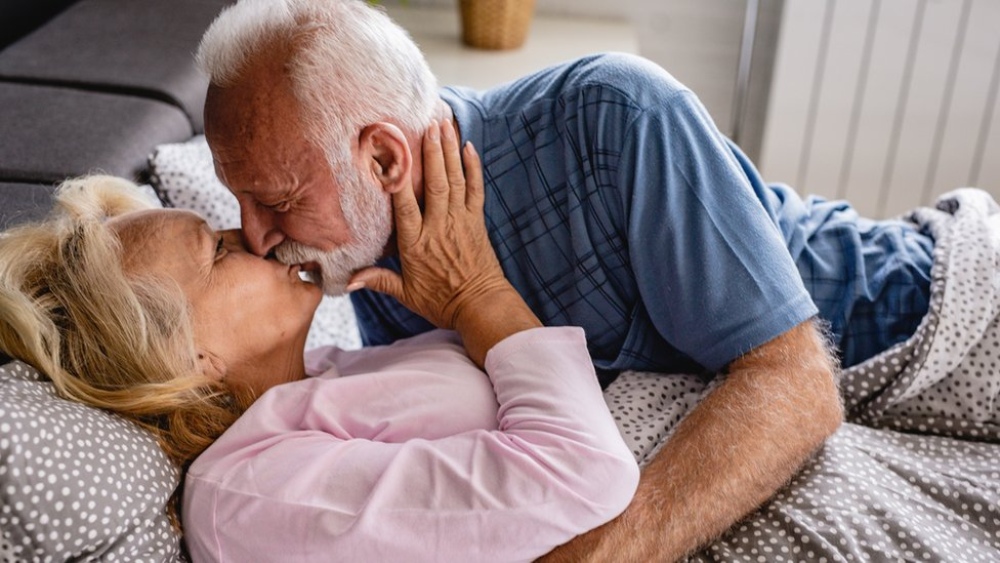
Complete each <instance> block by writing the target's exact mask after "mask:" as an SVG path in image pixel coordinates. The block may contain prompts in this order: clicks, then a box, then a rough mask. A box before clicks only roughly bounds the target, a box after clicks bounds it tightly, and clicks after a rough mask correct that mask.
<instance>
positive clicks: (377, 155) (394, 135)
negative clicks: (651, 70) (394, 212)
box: [358, 121, 413, 193]
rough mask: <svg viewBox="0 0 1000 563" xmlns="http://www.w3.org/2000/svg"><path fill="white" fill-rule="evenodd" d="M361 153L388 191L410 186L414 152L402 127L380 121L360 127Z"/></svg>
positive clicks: (376, 177)
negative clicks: (411, 150)
mask: <svg viewBox="0 0 1000 563" xmlns="http://www.w3.org/2000/svg"><path fill="white" fill-rule="evenodd" d="M358 142H359V145H360V147H359V148H360V151H359V152H360V155H361V158H362V159H364V165H365V166H367V167H368V169H369V170H370V171H371V173H372V175H373V176H374V177H375V179H377V180H378V182H379V183H380V184H382V189H383V190H384V191H385V192H386V193H396V192H398V191H399V190H401V189H403V188H409V187H410V185H411V183H410V173H411V168H412V165H413V154H412V153H411V152H410V144H409V142H408V141H407V140H406V135H404V134H403V131H402V130H401V129H400V128H399V127H396V126H395V125H393V124H391V123H386V122H384V121H380V122H378V123H373V124H371V125H368V126H367V127H365V128H364V129H362V130H361V136H360V137H359V138H358Z"/></svg>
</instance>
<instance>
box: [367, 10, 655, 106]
mask: <svg viewBox="0 0 1000 563" xmlns="http://www.w3.org/2000/svg"><path fill="white" fill-rule="evenodd" d="M386 11H387V12H388V14H389V16H390V17H392V18H393V19H394V20H396V21H397V22H398V23H399V24H400V25H401V26H403V27H404V28H405V29H406V30H407V31H409V32H410V35H412V36H413V39H414V40H415V41H416V42H417V44H418V45H420V48H421V49H422V50H423V52H424V55H425V56H426V58H427V62H428V64H430V66H431V69H432V70H433V71H434V73H435V74H436V75H437V77H438V81H439V82H440V83H441V84H442V85H449V84H455V85H463V86H471V87H473V88H488V87H490V86H493V85H495V84H499V83H502V82H506V81H508V80H512V79H514V78H517V77H519V76H522V75H524V74H527V73H529V72H532V71H534V70H537V69H540V68H543V67H545V66H548V65H551V64H555V63H558V62H562V61H565V60H568V59H573V58H576V57H579V56H582V55H587V54H591V53H599V52H605V51H622V52H628V53H637V52H638V45H637V40H636V36H635V31H634V30H633V28H632V25H631V24H630V23H629V22H627V21H622V20H616V19H593V18H573V17H566V16H549V15H543V14H538V15H536V16H535V18H534V19H533V21H532V27H531V31H530V34H529V36H528V39H527V41H526V42H525V44H524V46H523V47H521V48H520V49H516V50H511V51H485V50H480V49H473V48H470V47H466V46H464V45H463V44H462V42H461V38H460V36H461V32H460V29H459V17H458V10H457V9H454V8H432V7H415V6H388V7H387V10H386Z"/></svg>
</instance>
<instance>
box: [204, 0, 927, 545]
mask: <svg viewBox="0 0 1000 563" xmlns="http://www.w3.org/2000/svg"><path fill="white" fill-rule="evenodd" d="M198 58H199V61H200V63H201V65H202V67H203V68H204V69H205V70H206V72H207V73H208V74H209V75H210V77H211V86H210V89H209V92H208V99H207V103H206V109H205V132H206V136H207V137H208V142H209V145H210V147H211V150H212V154H213V157H214V159H215V165H216V170H217V172H218V175H219V177H220V178H221V180H222V181H223V182H224V183H225V184H226V185H227V186H228V187H229V189H230V190H231V191H232V192H233V193H234V194H235V195H236V197H237V199H238V200H239V203H240V208H241V214H242V221H243V229H244V233H245V237H246V240H247V244H248V245H249V247H250V248H251V249H252V250H253V251H254V252H256V253H257V254H260V255H265V254H268V253H275V254H276V255H277V257H278V258H279V259H280V260H282V261H285V262H290V263H315V264H319V265H320V267H321V270H322V283H323V286H324V289H325V290H326V291H327V292H328V293H334V294H335V293H340V292H343V291H345V290H347V291H352V292H353V293H352V294H351V295H352V300H353V302H354V305H355V308H356V310H357V312H358V318H359V323H360V325H361V329H362V333H363V338H364V340H365V342H366V344H380V343H386V342H389V341H392V340H394V339H397V338H401V337H404V336H409V335H412V334H415V333H418V332H421V331H424V330H427V329H429V328H430V325H429V324H428V323H426V321H423V320H422V319H420V318H419V317H416V316H415V315H412V314H411V313H409V312H408V311H406V310H405V309H403V308H402V307H401V306H400V305H399V304H398V303H397V302H395V301H394V300H393V299H392V298H390V297H388V296H386V295H385V294H383V293H378V291H380V290H386V289H387V288H388V287H389V284H390V283H391V280H392V279H393V278H392V276H390V275H388V274H387V271H386V270H384V269H380V268H369V266H370V265H371V264H372V263H374V262H375V261H376V260H379V259H382V262H380V265H381V266H384V267H386V268H398V262H397V261H396V260H395V258H394V257H393V254H394V252H393V248H394V244H393V242H392V206H391V202H390V194H393V193H396V192H398V191H399V190H408V189H413V190H414V192H415V193H416V194H417V197H418V198H420V197H421V194H422V192H423V183H422V176H421V167H420V162H421V144H422V134H423V132H424V131H425V129H426V126H427V124H429V123H431V122H432V120H435V119H437V120H449V121H450V122H451V123H452V124H453V126H454V132H455V134H456V135H458V136H460V138H461V139H463V140H465V141H471V143H472V144H473V145H474V146H475V147H476V149H477V150H479V151H480V153H481V155H482V161H483V167H484V175H485V178H486V222H487V227H488V229H489V231H490V237H491V241H492V244H493V246H494V248H495V249H496V251H497V255H498V257H499V259H500V262H501V264H502V266H503V269H504V272H505V274H506V275H507V277H508V278H509V279H510V280H511V282H512V283H513V284H514V286H515V287H516V288H517V289H518V291H519V292H520V293H521V294H522V295H523V296H524V298H525V300H526V301H527V302H528V304H529V305H530V306H531V307H532V309H533V310H534V311H535V312H536V313H537V314H538V315H539V317H540V318H541V319H542V320H543V322H545V323H547V324H553V325H579V326H582V327H583V328H584V329H585V330H586V334H587V339H588V347H589V350H590V352H591V354H592V357H593V360H594V363H595V365H596V366H597V367H598V368H600V369H601V370H603V371H604V372H605V373H606V374H613V373H614V372H616V371H618V370H623V369H641V370H657V371H664V372H681V371H684V372H692V371H696V372H707V373H725V379H724V381H723V382H722V383H721V384H720V385H719V386H718V387H717V389H716V390H715V391H714V392H713V393H712V394H711V395H710V396H709V397H708V398H707V399H706V400H705V401H703V402H702V403H701V404H700V405H699V406H698V407H697V408H695V409H694V410H693V411H692V412H691V413H690V414H689V415H688V416H687V418H686V419H685V420H684V421H683V422H682V423H681V424H680V426H679V428H678V429H677V431H676V432H675V434H674V435H673V436H672V438H671V439H670V440H669V441H668V443H667V444H666V446H665V447H664V448H663V449H662V450H661V452H660V453H659V455H658V456H657V458H656V459H655V460H654V461H653V462H652V463H651V464H650V465H649V466H647V468H646V469H645V470H644V472H643V475H642V481H641V483H640V487H639V490H638V492H637V494H636V497H635V498H634V500H633V502H632V504H631V505H630V506H629V508H628V509H627V510H626V511H625V513H623V514H622V515H621V516H620V517H619V518H617V519H616V520H614V521H612V522H610V523H608V524H607V525H605V526H602V527H601V528H598V529H596V530H593V531H591V532H590V533H588V534H586V535H584V536H580V537H578V538H577V539H575V540H574V541H572V542H570V543H569V544H566V545H564V546H562V547H561V548H559V549H557V550H555V551H553V552H552V553H551V554H550V556H549V557H550V558H551V559H552V560H562V559H565V560H572V561H581V560H586V559H588V558H590V559H592V560H616V561H639V560H644V561H664V560H673V559H676V558H679V557H681V556H683V555H684V554H685V553H688V552H690V551H691V550H693V549H694V548H696V547H698V546H699V545H702V544H703V543H704V542H706V541H707V540H709V539H711V538H713V537H715V536H717V535H718V534H720V533H722V532H723V531H725V530H726V529H727V528H728V527H729V526H731V525H732V524H733V523H734V522H735V521H737V520H738V519H739V518H740V517H741V516H743V515H745V514H746V513H748V512H749V511H751V510H752V509H753V508H754V507H756V506H757V505H759V504H760V503H762V502H763V501H765V500H766V499H767V498H769V497H770V496H771V495H772V494H773V493H774V492H775V491H776V490H777V489H778V488H779V487H780V486H781V485H782V484H783V483H784V482H786V481H787V480H788V479H789V478H790V477H791V476H792V475H793V474H794V472H795V470H796V469H797V468H798V467H799V466H800V464H801V463H802V462H803V461H804V460H805V459H806V458H807V457H808V456H809V455H810V454H811V453H812V452H813V451H815V450H816V448H817V447H818V446H819V445H820V444H821V443H822V442H823V440H824V439H825V438H826V437H827V436H828V435H829V434H831V433H832V432H833V431H834V430H835V429H836V428H837V426H838V425H839V423H840V421H841V418H842V412H841V407H840V403H839V397H838V393H837V389H836V385H835V381H834V373H835V361H834V360H833V359H832V355H831V353H829V352H828V350H827V347H826V345H825V341H824V337H823V336H822V335H821V330H820V328H819V325H820V324H822V325H825V326H826V327H827V329H828V331H829V334H830V337H831V338H832V339H833V340H834V341H835V344H836V345H837V347H838V348H839V352H840V354H841V357H842V359H843V362H844V363H845V364H847V365H850V364H853V363H857V362H859V361H861V360H864V359H865V358H868V357H870V356H872V355H874V354H876V353H878V352H880V351H881V350H883V349H885V348H887V347H889V346H890V345H892V344H893V343H895V342H898V341H899V340H902V339H905V338H906V336H907V335H909V334H911V333H912V332H913V331H914V330H915V328H916V326H917V324H918V323H919V320H920V318H921V317H922V316H923V314H924V313H925V312H926V311H927V307H928V303H927V301H928V297H927V295H928V285H929V270H930V265H931V250H932V247H933V242H932V241H931V240H930V238H929V237H928V236H927V235H924V234H922V233H920V232H918V231H917V230H915V229H914V228H912V227H910V226H909V225H907V224H904V223H899V222H877V223H876V222H871V221H865V220H862V219H859V218H858V217H857V215H856V214H855V213H854V211H853V210H852V209H851V208H850V207H849V206H848V205H846V204H844V203H830V202H825V201H822V200H815V199H809V200H802V199H801V198H800V197H799V196H798V195H797V194H795V192H794V191H792V190H791V189H789V188H787V187H784V186H779V185H767V184H765V183H764V182H763V181H762V180H761V178H760V177H759V175H758V173H757V172H756V170H755V169H754V166H753V164H752V163H751V162H749V161H748V160H747V159H746V157H745V156H744V155H743V154H742V153H741V152H740V151H739V149H738V148H737V147H735V146H734V145H732V144H731V143H730V142H729V141H728V140H727V139H725V138H724V137H723V136H722V135H721V134H720V133H719V132H718V131H717V130H716V128H715V127H714V125H713V124H712V122H711V120H710V118H709V117H708V115H707V114H706V112H705V111H704V109H703V107H702V106H701V105H700V103H699V102H698V100H697V99H696V97H695V96H694V95H693V94H692V93H691V92H690V91H689V90H687V89H685V88H684V87H683V86H682V85H681V84H679V83H678V82H676V81H675V80H674V79H673V78H672V77H671V76H670V75H668V74H667V73H666V72H664V71H663V70H662V69H660V68H658V67H656V66H655V65H652V64H650V63H648V62H646V61H644V60H642V59H639V58H636V57H630V56H625V55H605V56H595V57H589V58H585V59H581V60H578V61H574V62H570V63H567V64H564V65H561V66H557V67H554V68H550V69H546V70H543V71H540V72H538V73H536V74H534V75H531V76H528V77H525V78H524V79H522V80H518V81H515V82H513V83H510V84H507V85H504V86H501V87H498V88H496V89H494V90H490V91H487V92H474V91H470V90H467V89H462V88H444V89H441V90H438V88H437V85H436V81H435V79H434V77H433V75H432V74H431V73H430V71H429V69H428V67H427V65H426V63H425V61H424V59H423V57H422V55H421V54H420V52H419V50H418V48H417V47H416V46H415V45H414V44H413V42H412V41H411V40H410V38H409V37H408V36H407V35H406V33H405V32H404V31H402V30H401V29H400V28H398V27H397V26H396V25H395V24H393V23H392V22H391V21H390V20H389V19H388V18H387V17H385V16H384V14H382V13H381V12H379V11H378V10H375V9H372V8H370V7H369V6H367V5H366V3H365V2H361V1H359V0H326V1H319V0H283V1H275V0H264V1H260V0H258V1H253V0H243V1H241V2H239V3H238V4H236V5H235V6H233V7H232V8H230V9H229V10H227V11H226V12H224V13H223V14H222V15H221V16H220V17H219V19H218V20H217V21H216V22H215V23H214V24H213V26H212V27H211V28H210V29H209V31H208V32H207V33H206V35H205V38H204V39H203V42H202V45H201V48H200V50H199V53H198ZM804 282H805V283H804ZM372 290H374V291H372ZM817 314H818V315H817ZM817 318H818V319H822V320H821V321H817Z"/></svg>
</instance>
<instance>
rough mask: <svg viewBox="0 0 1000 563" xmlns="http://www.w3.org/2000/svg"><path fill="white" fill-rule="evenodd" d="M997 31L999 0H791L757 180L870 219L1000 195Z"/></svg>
mask: <svg viewBox="0 0 1000 563" xmlns="http://www.w3.org/2000/svg"><path fill="white" fill-rule="evenodd" d="M998 30H1000V2H997V1H996V0H881V1H880V0H851V1H842V2H837V1H836V0H826V1H823V2H819V1H816V0H787V1H786V5H785V12H784V20H783V22H782V26H781V37H780V39H779V47H778V54H777V58H776V61H775V71H774V81H773V84H772V95H771V100H770V109H769V111H768V121H767V125H766V131H765V135H764V144H763V149H762V158H761V160H760V162H759V164H760V166H761V170H762V172H763V173H764V175H765V177H766V178H768V179H769V180H773V181H784V182H787V183H789V184H790V185H792V186H794V187H795V188H796V189H798V190H799V191H800V192H803V193H816V194H820V195H823V196H826V197H828V198H837V199H839V198H846V199H848V200H849V201H851V202H852V203H854V204H855V205H856V206H857V207H859V209H860V210H861V211H862V213H864V214H865V215H869V216H873V217H885V216H893V215H897V214H899V213H902V212H905V211H908V210H909V209H911V208H913V207H915V206H918V205H926V204H929V203H931V202H932V200H933V199H934V198H935V197H936V196H937V195H939V194H940V193H942V192H944V191H947V190H949V189H953V188H957V187H961V186H967V185H976V186H978V187H981V188H984V189H987V190H988V191H991V192H992V193H993V194H994V197H1000V160H998V159H997V158H996V156H997V155H998V154H1000V99H998V98H1000V96H998V88H1000V32H998Z"/></svg>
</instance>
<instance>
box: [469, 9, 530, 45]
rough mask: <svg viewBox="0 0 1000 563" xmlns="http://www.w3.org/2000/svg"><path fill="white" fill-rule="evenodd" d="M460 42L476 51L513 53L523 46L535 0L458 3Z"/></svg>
mask: <svg viewBox="0 0 1000 563" xmlns="http://www.w3.org/2000/svg"><path fill="white" fill-rule="evenodd" d="M459 6H460V8H461V12H462V41H463V42H464V43H465V44H466V45H469V46H471V47H476V48H479V49H516V48H518V47H520V46H521V45H523V44H524V40H525V38H527V36H528V29H529V28H530V27H531V16H532V15H533V14H534V12H535V0H459Z"/></svg>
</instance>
